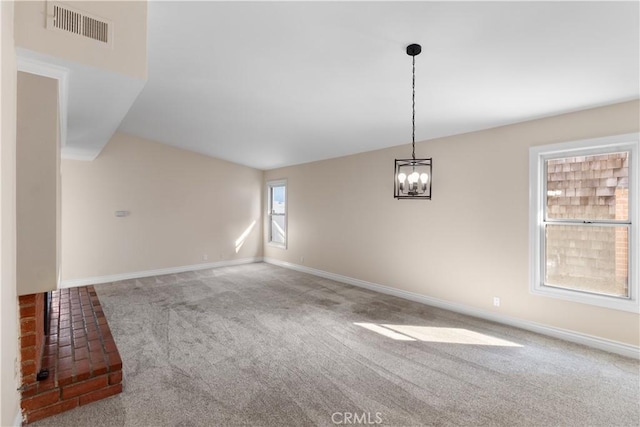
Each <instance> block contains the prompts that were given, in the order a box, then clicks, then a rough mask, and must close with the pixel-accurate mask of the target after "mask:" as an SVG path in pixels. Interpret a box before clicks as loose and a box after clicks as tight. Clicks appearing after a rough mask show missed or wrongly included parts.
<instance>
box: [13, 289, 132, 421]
mask: <svg viewBox="0 0 640 427" xmlns="http://www.w3.org/2000/svg"><path fill="white" fill-rule="evenodd" d="M41 367H42V369H48V370H49V377H48V378H47V379H45V380H43V381H37V380H35V378H34V377H35V375H31V374H29V375H24V372H23V375H22V378H23V380H22V387H21V391H22V400H21V408H22V418H23V423H24V424H28V423H30V422H34V421H37V420H40V419H42V418H46V417H50V416H52V415H56V414H59V413H61V412H65V411H68V410H71V409H73V408H75V407H77V406H81V405H86V404H88V403H91V402H95V401H96V400H100V399H104V398H106V397H109V396H113V395H116V394H118V393H120V392H122V360H121V359H120V353H119V352H118V348H117V346H116V343H115V341H114V339H113V336H112V335H111V330H110V329H109V324H108V323H107V318H106V317H105V315H104V312H103V311H102V306H101V305H100V301H99V300H98V295H97V294H96V291H95V289H94V287H93V286H82V287H78V288H69V289H60V290H57V291H53V292H52V297H51V313H50V322H49V334H48V335H47V336H46V338H45V346H44V351H43V355H42V362H41Z"/></svg>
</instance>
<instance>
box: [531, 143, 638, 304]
mask: <svg viewBox="0 0 640 427" xmlns="http://www.w3.org/2000/svg"><path fill="white" fill-rule="evenodd" d="M639 140H640V134H639V133H631V134H625V135H615V136H608V137H603V138H594V139H585V140H579V141H571V142H564V143H559V144H551V145H542V146H535V147H530V148H529V187H530V188H529V242H530V259H529V270H530V271H529V273H530V286H529V290H530V292H531V293H532V294H536V295H543V296H547V297H552V298H558V299H562V300H568V301H573V302H578V303H583V304H591V305H596V306H600V307H606V308H611V309H615V310H622V311H631V312H635V313H637V312H639V311H640V304H639V301H640V299H639V298H638V297H639V295H638V290H639V289H638V282H639V281H640V275H639V273H638V269H639V268H640V265H638V258H640V257H639V256H638V255H639V254H640V253H639V252H638V249H639V247H638V244H639V242H640V221H639V220H638V213H639V212H638V203H639V201H638V198H639V196H638V189H639V188H640V182H639V178H638V175H639V173H638V172H639V170H638V169H639V161H638V154H639V153H640V148H639V147H640V143H639V142H638V141H639ZM620 151H629V221H630V222H631V224H630V225H629V297H626V298H621V297H615V296H606V295H600V294H593V293H588V292H582V291H579V290H570V289H563V288H557V287H551V286H546V285H545V284H544V277H545V276H544V269H545V254H544V249H545V232H544V231H545V229H544V212H545V206H546V193H547V190H546V185H547V180H546V175H545V161H546V160H550V159H555V158H563V157H573V156H583V155H598V154H603V153H612V152H620Z"/></svg>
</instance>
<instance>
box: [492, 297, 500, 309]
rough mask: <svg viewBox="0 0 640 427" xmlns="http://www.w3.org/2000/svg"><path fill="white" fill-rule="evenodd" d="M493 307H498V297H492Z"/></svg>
mask: <svg viewBox="0 0 640 427" xmlns="http://www.w3.org/2000/svg"><path fill="white" fill-rule="evenodd" d="M493 305H494V306H495V307H500V298H499V297H493Z"/></svg>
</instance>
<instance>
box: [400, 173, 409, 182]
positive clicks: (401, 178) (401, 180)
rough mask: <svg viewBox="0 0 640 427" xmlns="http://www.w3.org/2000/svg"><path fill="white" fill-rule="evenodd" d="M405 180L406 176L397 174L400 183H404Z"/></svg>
mask: <svg viewBox="0 0 640 427" xmlns="http://www.w3.org/2000/svg"><path fill="white" fill-rule="evenodd" d="M406 179H407V174H405V173H402V172H400V173H399V174H398V181H400V183H404V181H405V180H406Z"/></svg>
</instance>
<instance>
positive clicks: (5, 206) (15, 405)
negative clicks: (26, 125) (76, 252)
mask: <svg viewBox="0 0 640 427" xmlns="http://www.w3.org/2000/svg"><path fill="white" fill-rule="evenodd" d="M13 12H14V4H13V2H8V1H3V2H1V3H0V22H1V24H0V64H1V65H0V100H1V102H0V347H2V350H1V351H0V425H3V426H8V425H13V424H14V422H15V419H16V415H18V414H19V413H20V406H19V402H20V400H19V399H20V396H19V393H18V391H17V388H18V386H19V384H18V375H17V370H16V367H17V358H18V313H17V311H18V310H17V308H18V297H17V290H16V235H15V230H16V203H15V185H16V170H15V162H16V54H15V44H14V39H13Z"/></svg>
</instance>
